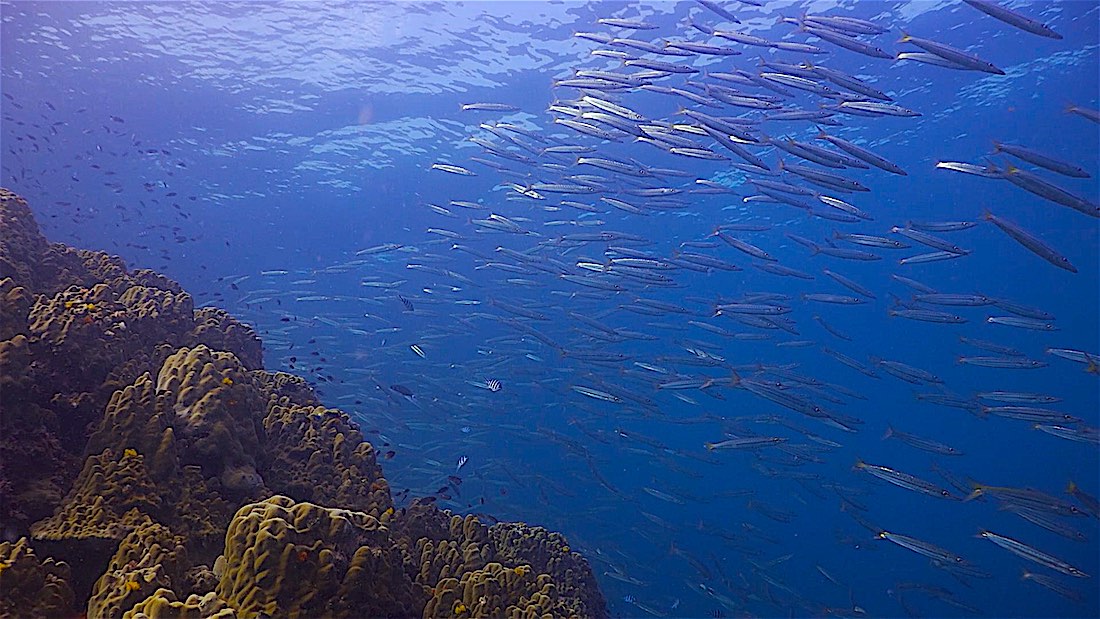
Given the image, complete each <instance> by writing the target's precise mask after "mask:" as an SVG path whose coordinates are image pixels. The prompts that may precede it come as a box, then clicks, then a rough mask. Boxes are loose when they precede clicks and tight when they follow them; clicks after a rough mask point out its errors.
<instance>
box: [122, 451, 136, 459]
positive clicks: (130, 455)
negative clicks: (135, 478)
mask: <svg viewBox="0 0 1100 619" xmlns="http://www.w3.org/2000/svg"><path fill="white" fill-rule="evenodd" d="M122 455H123V456H124V457H126V458H133V457H135V456H137V455H138V453H137V450H136V449H126V450H124V451H123V452H122Z"/></svg>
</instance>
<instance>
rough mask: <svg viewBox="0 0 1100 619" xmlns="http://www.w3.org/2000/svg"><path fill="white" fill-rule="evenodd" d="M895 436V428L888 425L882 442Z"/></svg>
mask: <svg viewBox="0 0 1100 619" xmlns="http://www.w3.org/2000/svg"><path fill="white" fill-rule="evenodd" d="M893 435H894V426H891V425H889V424H887V426H886V433H885V434H883V435H882V440H886V439H888V438H890V437H891V436H893Z"/></svg>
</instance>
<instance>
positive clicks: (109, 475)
mask: <svg viewBox="0 0 1100 619" xmlns="http://www.w3.org/2000/svg"><path fill="white" fill-rule="evenodd" d="M0 429H2V432H0V523H2V524H3V536H2V537H0V539H2V540H8V541H3V542H0V617H9V616H10V617H79V616H82V615H84V614H85V613H86V616H87V617H109V618H114V617H125V618H128V619H129V618H138V617H195V618H200V617H349V618H359V617H553V618H560V617H606V616H607V607H606V603H605V601H604V599H603V597H602V595H601V594H600V591H599V589H598V587H597V585H596V581H595V579H594V577H593V575H592V571H591V569H590V568H589V566H588V564H587V562H586V561H585V560H584V558H583V557H581V555H580V554H578V553H576V552H572V551H570V549H569V547H568V546H567V545H566V541H565V539H564V538H563V537H562V536H561V535H560V534H557V533H553V532H550V531H547V530H545V529H542V528H540V527H532V526H528V525H525V524H522V523H497V524H494V525H493V526H486V525H484V524H482V523H481V522H479V521H478V519H477V518H476V517H474V516H465V517H462V516H457V515H452V514H451V513H449V512H447V511H441V510H439V509H437V508H436V507H434V506H431V505H428V504H420V503H417V502H416V501H414V502H413V503H412V505H410V506H409V507H407V508H400V509H395V506H394V504H393V498H392V495H391V493H390V487H389V484H388V483H387V482H386V479H385V478H384V477H383V476H382V469H381V467H380V466H379V464H378V462H377V457H376V453H375V450H374V448H373V447H372V446H371V445H370V443H367V442H365V441H364V440H363V435H362V434H361V433H360V431H359V428H358V427H357V425H356V424H355V422H354V421H352V420H351V419H350V418H349V417H348V415H347V414H345V413H343V412H341V411H339V410H335V409H330V408H325V407H324V406H322V405H321V404H320V403H319V401H318V400H317V397H316V396H315V394H314V393H313V390H312V389H311V388H310V386H309V385H308V384H307V383H306V382H305V381H303V380H302V379H301V378H299V377H297V376H293V375H290V374H285V373H271V372H267V371H265V370H264V369H263V358H262V348H261V343H260V341H259V339H258V338H257V337H256V335H255V333H254V332H253V331H252V329H251V328H249V327H248V326H247V325H244V324H241V323H239V322H237V321H236V320H235V319H234V318H233V317H232V316H230V315H229V314H228V313H226V312H224V311H222V310H219V309H212V308H202V309H197V310H196V309H195V307H194V303H193V301H192V298H191V296H190V295H189V294H187V292H185V291H184V290H182V288H181V287H180V286H179V284H177V283H175V282H173V281H171V280H170V279H168V278H166V277H164V276H163V275H160V274H158V273H155V272H153V271H149V270H144V269H138V270H134V271H130V270H128V269H127V268H126V266H125V265H124V264H123V262H122V261H121V260H120V259H119V258H117V257H112V256H109V255H107V254H104V253H102V252H94V251H85V250H77V249H73V248H71V247H68V246H65V245H62V244H58V243H48V242H47V241H46V239H45V238H43V237H42V235H41V233H40V232H39V230H38V227H37V225H36V224H35V222H34V219H33V217H32V215H31V212H30V210H29V208H28V207H27V204H26V203H25V202H24V201H23V200H22V199H21V198H19V197H18V196H16V195H15V194H13V193H11V192H9V191H6V190H2V189H0Z"/></svg>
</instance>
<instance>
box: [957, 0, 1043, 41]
mask: <svg viewBox="0 0 1100 619" xmlns="http://www.w3.org/2000/svg"><path fill="white" fill-rule="evenodd" d="M963 2H965V3H967V4H969V5H970V6H972V7H974V8H975V9H978V10H979V11H981V12H983V13H985V14H986V15H989V16H990V17H993V18H995V19H999V20H1001V21H1003V22H1004V23H1006V24H1009V25H1012V26H1015V27H1017V28H1019V29H1020V30H1024V31H1026V32H1030V33H1031V34H1037V35H1039V36H1041V37H1047V38H1049V39H1061V38H1062V35H1060V34H1058V33H1057V32H1055V31H1054V30H1052V29H1051V28H1050V27H1049V26H1047V25H1046V24H1043V23H1042V22H1039V21H1036V20H1034V19H1032V18H1030V17H1027V16H1025V15H1023V14H1021V13H1018V12H1016V11H1013V10H1012V9H1009V8H1006V7H1004V6H1002V5H1000V4H998V3H996V2H993V1H992V0H963Z"/></svg>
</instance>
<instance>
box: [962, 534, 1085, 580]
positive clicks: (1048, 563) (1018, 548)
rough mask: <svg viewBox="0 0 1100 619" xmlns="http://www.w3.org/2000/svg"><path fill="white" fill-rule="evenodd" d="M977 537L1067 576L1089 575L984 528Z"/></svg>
mask: <svg viewBox="0 0 1100 619" xmlns="http://www.w3.org/2000/svg"><path fill="white" fill-rule="evenodd" d="M978 537H980V538H982V539H987V540H989V541H991V542H993V543H994V544H996V545H998V546H1000V547H1001V548H1004V549H1005V550H1007V551H1009V552H1011V553H1012V554H1014V555H1016V556H1019V557H1023V558H1024V559H1027V560H1028V561H1033V562H1035V563H1038V564H1039V565H1042V566H1044V567H1048V568H1050V569H1052V570H1055V571H1057V572H1061V573H1063V574H1066V575H1069V576H1074V577H1076V578H1088V577H1089V576H1088V574H1086V573H1084V572H1082V571H1081V570H1079V569H1077V568H1076V567H1074V566H1072V565H1070V564H1069V563H1066V562H1065V561H1063V560H1061V559H1059V558H1057V557H1055V556H1053V555H1050V554H1047V553H1045V552H1043V551H1041V550H1039V549H1037V548H1035V547H1033V546H1028V545H1027V544H1025V543H1023V542H1021V541H1018V540H1015V539H1013V538H1011V537H1008V536H1005V535H1000V534H997V533H993V532H992V531H985V530H983V531H980V532H979V533H978Z"/></svg>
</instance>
